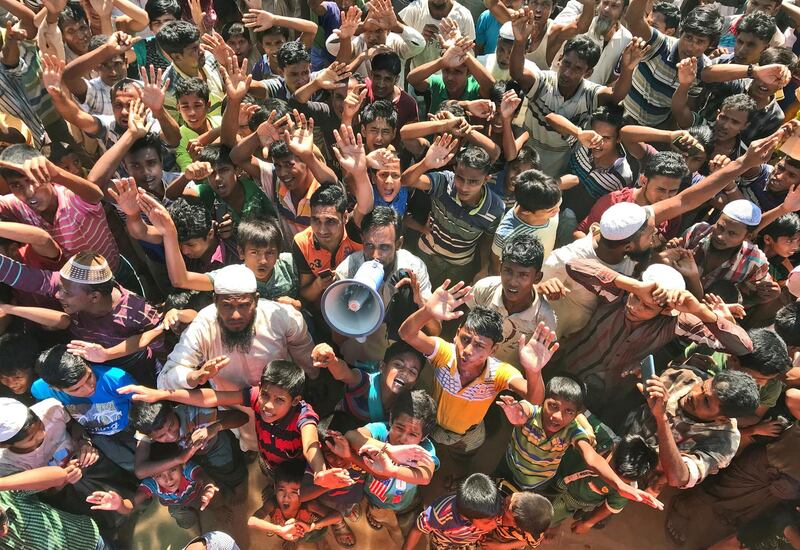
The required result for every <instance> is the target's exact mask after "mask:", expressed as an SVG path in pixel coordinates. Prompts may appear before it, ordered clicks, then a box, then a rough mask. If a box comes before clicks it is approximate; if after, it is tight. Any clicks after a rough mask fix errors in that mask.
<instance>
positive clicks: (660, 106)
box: [617, 29, 711, 126]
mask: <svg viewBox="0 0 800 550" xmlns="http://www.w3.org/2000/svg"><path fill="white" fill-rule="evenodd" d="M652 32H653V35H652V36H651V37H650V40H649V41H648V42H647V43H648V45H649V46H650V52H649V53H648V54H647V55H645V56H644V59H642V61H641V62H640V63H639V65H638V66H637V67H636V70H635V71H634V72H633V80H632V83H631V91H630V92H629V93H628V95H627V96H625V99H624V100H622V106H623V107H625V114H626V115H628V116H629V117H631V118H633V119H634V120H635V121H636V124H641V125H642V126H658V125H659V124H661V123H662V122H664V121H665V120H667V119H668V118H669V116H670V113H671V112H672V96H673V94H674V93H675V90H677V89H678V62H679V61H680V60H681V59H680V56H679V54H678V39H677V38H675V37H674V36H666V35H665V34H662V33H660V32H658V31H657V30H655V29H652ZM710 64H711V60H710V59H709V58H708V57H706V56H705V55H704V56H703V57H701V58H700V59H698V60H697V74H698V75H699V74H700V73H701V72H702V70H703V68H704V67H705V66H706V65H710ZM617 69H619V65H618V66H617ZM617 72H619V70H617Z"/></svg>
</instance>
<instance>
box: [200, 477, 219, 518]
mask: <svg viewBox="0 0 800 550" xmlns="http://www.w3.org/2000/svg"><path fill="white" fill-rule="evenodd" d="M218 492H219V487H217V486H216V485H214V484H213V483H209V484H208V485H206V486H205V487H203V494H202V495H200V511H201V512H202V511H203V510H205V509H206V508H207V507H208V504H209V503H210V502H211V499H213V498H214V495H216V494H217V493H218Z"/></svg>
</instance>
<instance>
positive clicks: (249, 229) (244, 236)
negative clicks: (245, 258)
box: [236, 217, 283, 253]
mask: <svg viewBox="0 0 800 550" xmlns="http://www.w3.org/2000/svg"><path fill="white" fill-rule="evenodd" d="M236 244H237V245H238V246H239V248H241V249H242V251H244V249H245V247H246V246H248V245H250V246H253V247H255V248H265V247H269V246H274V247H275V248H277V249H278V253H280V252H281V251H282V250H283V232H282V231H281V227H280V225H279V224H278V222H277V220H274V219H267V220H265V219H263V218H255V217H246V218H245V219H243V220H242V221H241V222H239V225H238V227H237V228H236Z"/></svg>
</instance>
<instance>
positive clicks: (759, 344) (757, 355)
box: [738, 328, 792, 376]
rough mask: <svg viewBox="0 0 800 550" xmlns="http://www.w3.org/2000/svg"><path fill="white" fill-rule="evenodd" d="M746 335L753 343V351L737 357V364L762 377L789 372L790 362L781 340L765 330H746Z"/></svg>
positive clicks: (775, 334) (784, 344) (776, 335)
mask: <svg viewBox="0 0 800 550" xmlns="http://www.w3.org/2000/svg"><path fill="white" fill-rule="evenodd" d="M747 335H748V336H749V337H750V340H751V341H752V342H753V351H751V352H750V353H748V354H746V355H740V356H738V360H739V364H740V365H741V366H742V367H743V368H745V369H749V370H752V371H754V372H757V373H759V374H763V375H764V376H775V375H778V374H785V373H787V372H789V369H791V368H792V360H791V358H790V357H789V350H787V349H786V342H784V341H783V338H781V337H780V336H778V334H777V333H775V332H773V331H771V330H769V329H766V328H756V329H751V330H748V331H747Z"/></svg>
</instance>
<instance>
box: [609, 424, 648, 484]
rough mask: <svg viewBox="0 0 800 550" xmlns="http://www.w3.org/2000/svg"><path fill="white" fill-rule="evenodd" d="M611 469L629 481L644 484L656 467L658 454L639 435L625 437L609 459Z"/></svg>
mask: <svg viewBox="0 0 800 550" xmlns="http://www.w3.org/2000/svg"><path fill="white" fill-rule="evenodd" d="M610 466H611V469H612V470H614V472H615V473H616V474H617V475H618V476H620V477H623V478H625V479H626V480H629V481H638V482H644V481H646V480H647V479H648V478H649V477H650V474H651V473H652V472H653V471H655V469H656V466H658V453H657V452H656V450H655V449H653V448H652V447H650V445H648V444H647V441H645V440H644V438H643V437H642V436H640V435H626V436H625V437H623V438H622V439H621V440H620V442H619V443H618V444H617V447H616V448H615V449H614V454H613V456H612V457H611V464H610Z"/></svg>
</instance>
